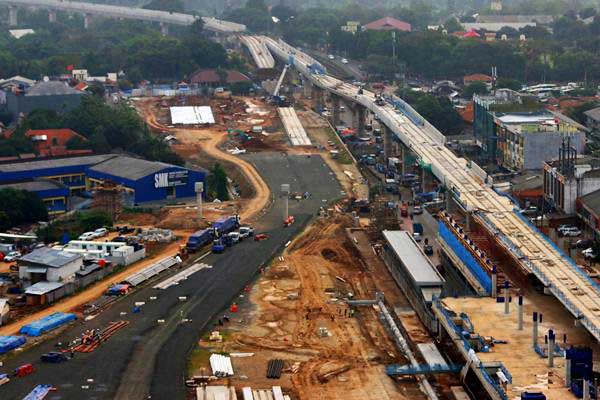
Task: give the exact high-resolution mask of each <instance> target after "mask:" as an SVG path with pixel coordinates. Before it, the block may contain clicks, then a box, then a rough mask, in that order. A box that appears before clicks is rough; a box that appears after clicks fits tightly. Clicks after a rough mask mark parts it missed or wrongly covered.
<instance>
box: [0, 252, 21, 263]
mask: <svg viewBox="0 0 600 400" xmlns="http://www.w3.org/2000/svg"><path fill="white" fill-rule="evenodd" d="M20 257H21V253H20V252H18V251H11V252H10V253H8V254H7V255H5V256H4V258H3V259H2V261H4V262H13V261H16V260H17V259H19V258H20Z"/></svg>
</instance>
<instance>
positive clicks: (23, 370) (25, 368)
mask: <svg viewBox="0 0 600 400" xmlns="http://www.w3.org/2000/svg"><path fill="white" fill-rule="evenodd" d="M33 372H34V369H33V365H31V364H23V365H21V366H20V367H18V368H17V369H15V375H16V376H18V377H23V376H27V375H29V374H33Z"/></svg>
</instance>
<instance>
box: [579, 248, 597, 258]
mask: <svg viewBox="0 0 600 400" xmlns="http://www.w3.org/2000/svg"><path fill="white" fill-rule="evenodd" d="M581 254H583V256H584V257H585V258H596V257H597V255H596V254H594V250H592V248H591V247H590V248H589V249H585V250H583V251H582V252H581Z"/></svg>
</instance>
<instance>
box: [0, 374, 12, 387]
mask: <svg viewBox="0 0 600 400" xmlns="http://www.w3.org/2000/svg"><path fill="white" fill-rule="evenodd" d="M8 382H10V377H9V376H8V374H0V386H2V385H4V384H6V383H8Z"/></svg>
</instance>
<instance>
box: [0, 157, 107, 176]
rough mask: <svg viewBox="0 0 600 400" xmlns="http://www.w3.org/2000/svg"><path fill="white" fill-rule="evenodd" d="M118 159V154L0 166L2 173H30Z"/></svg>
mask: <svg viewBox="0 0 600 400" xmlns="http://www.w3.org/2000/svg"><path fill="white" fill-rule="evenodd" d="M114 157H117V155H116V154H100V155H96V156H84V157H67V158H54V159H51V160H37V161H27V162H17V163H11V164H0V172H20V171H30V170H35V169H44V168H60V167H74V166H78V165H93V164H98V163H100V162H102V161H106V160H108V159H110V158H114Z"/></svg>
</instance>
